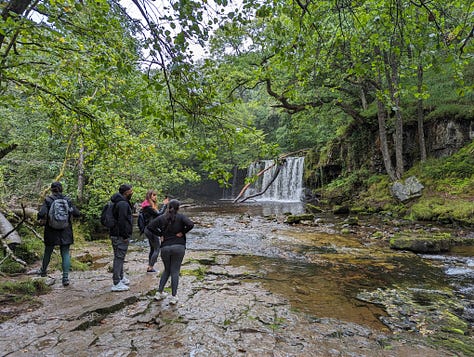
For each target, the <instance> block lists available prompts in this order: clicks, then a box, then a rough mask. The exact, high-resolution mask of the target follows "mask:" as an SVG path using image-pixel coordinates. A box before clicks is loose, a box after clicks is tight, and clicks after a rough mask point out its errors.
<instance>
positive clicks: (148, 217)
mask: <svg viewBox="0 0 474 357" xmlns="http://www.w3.org/2000/svg"><path fill="white" fill-rule="evenodd" d="M168 202H169V200H168V197H167V196H165V199H164V200H163V206H162V207H161V208H160V209H158V205H157V203H156V192H155V190H148V192H147V193H146V196H145V201H143V202H142V204H141V210H142V212H143V215H144V216H145V222H146V223H148V222H151V221H152V220H153V219H154V218H156V217H158V216H161V215H162V214H163V213H165V210H166V206H167V205H168ZM144 233H145V236H146V237H147V238H148V243H149V244H150V253H149V254H148V267H147V269H146V271H147V273H155V272H156V270H155V269H154V268H153V267H154V265H155V263H156V260H157V259H158V255H159V254H160V239H159V237H158V236H156V235H154V234H150V231H146V230H145V231H144Z"/></svg>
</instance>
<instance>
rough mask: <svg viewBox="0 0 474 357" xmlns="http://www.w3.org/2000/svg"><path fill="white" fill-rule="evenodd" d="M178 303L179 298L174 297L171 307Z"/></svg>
mask: <svg viewBox="0 0 474 357" xmlns="http://www.w3.org/2000/svg"><path fill="white" fill-rule="evenodd" d="M177 303H178V298H177V297H176V296H173V297H172V298H171V300H170V304H171V305H176V304H177Z"/></svg>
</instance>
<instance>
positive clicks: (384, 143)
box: [377, 99, 397, 181]
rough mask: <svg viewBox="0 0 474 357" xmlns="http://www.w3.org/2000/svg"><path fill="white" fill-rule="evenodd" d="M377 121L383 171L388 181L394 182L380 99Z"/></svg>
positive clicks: (384, 113) (384, 117)
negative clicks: (385, 172)
mask: <svg viewBox="0 0 474 357" xmlns="http://www.w3.org/2000/svg"><path fill="white" fill-rule="evenodd" d="M377 119H378V123H379V139H380V150H381V151H382V158H383V163H384V166H385V171H387V174H388V176H389V177H390V180H392V181H396V180H397V177H396V175H395V170H394V169H393V166H392V160H391V159H390V151H389V149H388V141H387V127H386V125H387V124H386V111H385V106H384V105H383V103H382V101H381V100H380V99H377Z"/></svg>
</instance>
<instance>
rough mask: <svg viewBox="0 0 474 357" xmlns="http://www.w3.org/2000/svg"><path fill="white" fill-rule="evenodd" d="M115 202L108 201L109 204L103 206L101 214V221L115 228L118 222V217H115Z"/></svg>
mask: <svg viewBox="0 0 474 357" xmlns="http://www.w3.org/2000/svg"><path fill="white" fill-rule="evenodd" d="M114 211H115V203H113V202H112V201H109V202H107V204H106V205H105V206H104V207H103V208H102V213H101V214H100V223H102V225H103V226H105V227H107V228H113V227H115V225H116V224H117V219H116V218H115V212H114Z"/></svg>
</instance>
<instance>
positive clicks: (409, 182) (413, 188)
mask: <svg viewBox="0 0 474 357" xmlns="http://www.w3.org/2000/svg"><path fill="white" fill-rule="evenodd" d="M423 188H424V186H423V185H422V184H421V183H420V181H418V179H417V178H416V177H415V176H411V177H409V178H407V179H406V180H405V182H404V183H401V182H400V181H397V182H395V183H394V184H393V185H392V194H393V196H394V197H395V198H397V199H398V200H400V201H402V202H406V201H409V200H411V199H413V198H416V197H420V196H421V192H422V190H423Z"/></svg>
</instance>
